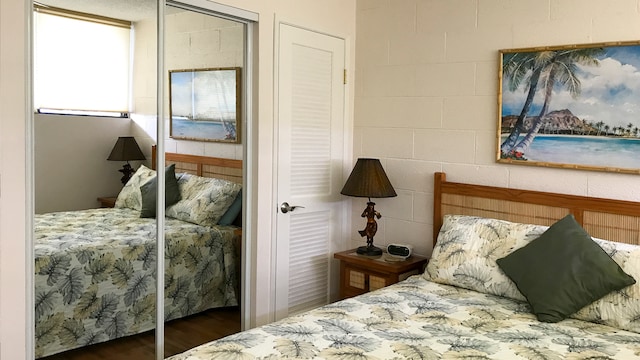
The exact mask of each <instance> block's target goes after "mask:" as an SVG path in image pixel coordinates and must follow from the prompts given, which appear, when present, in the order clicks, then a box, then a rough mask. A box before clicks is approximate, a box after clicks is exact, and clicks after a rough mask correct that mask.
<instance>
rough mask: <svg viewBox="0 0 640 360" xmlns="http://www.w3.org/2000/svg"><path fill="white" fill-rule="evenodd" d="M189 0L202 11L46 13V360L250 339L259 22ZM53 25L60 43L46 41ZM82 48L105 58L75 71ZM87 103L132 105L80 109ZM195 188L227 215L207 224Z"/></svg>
mask: <svg viewBox="0 0 640 360" xmlns="http://www.w3.org/2000/svg"><path fill="white" fill-rule="evenodd" d="M186 1H187V2H196V3H197V4H195V5H194V4H185V3H174V2H171V3H170V6H165V2H164V1H157V2H156V0H149V1H135V2H132V1H128V0H121V1H113V0H111V1H84V0H46V4H42V3H39V4H37V5H34V8H35V9H36V11H35V12H34V14H35V16H34V25H33V27H34V29H33V34H34V36H33V41H34V84H33V89H34V94H35V95H34V105H35V111H36V114H35V117H34V129H35V130H34V133H35V134H34V136H35V141H34V144H35V171H34V172H35V196H34V198H35V213H36V216H35V236H34V239H35V240H34V241H35V244H34V249H35V250H34V252H35V254H34V257H35V258H34V262H35V289H34V290H35V291H34V294H35V319H34V320H35V339H34V343H35V357H36V358H38V359H44V360H55V359H84V358H86V357H87V356H88V354H91V356H94V357H96V356H97V357H100V356H102V357H103V358H118V359H161V358H163V357H164V356H170V355H173V354H176V353H179V352H182V351H185V350H187V349H188V348H190V347H193V346H196V345H199V344H201V343H203V342H206V341H209V340H213V339H216V338H219V337H222V336H225V335H229V334H231V333H234V332H236V331H239V330H240V328H241V317H242V315H241V313H242V311H241V309H242V308H243V306H242V302H243V301H245V302H246V301H247V300H246V298H244V297H243V296H248V295H247V292H246V291H241V287H242V284H243V281H242V275H241V274H242V271H241V258H242V256H243V253H244V252H246V251H247V250H246V247H244V246H242V242H243V230H244V231H246V228H245V229H243V228H242V224H243V219H245V222H247V221H246V219H247V215H246V209H244V208H243V206H242V203H243V200H242V190H244V194H247V193H248V190H247V189H242V187H243V186H244V185H245V184H247V183H248V182H247V181H246V175H245V171H246V168H247V167H246V166H245V164H244V160H245V159H243V157H244V154H245V153H246V152H245V146H246V141H248V136H247V134H248V128H249V126H248V125H247V124H248V123H249V121H248V118H249V116H248V114H250V112H251V111H250V108H251V107H250V98H251V96H250V95H248V94H249V93H250V84H251V81H250V76H251V75H250V74H251V72H250V71H248V70H247V69H249V68H250V66H248V64H249V63H250V60H249V59H247V56H246V53H247V48H248V46H249V44H248V43H247V42H248V41H247V39H249V38H250V35H249V32H250V31H248V28H250V26H251V25H250V21H254V20H257V17H254V15H251V16H249V17H250V18H253V19H252V20H247V19H244V18H243V17H242V16H240V17H236V16H238V15H237V14H236V15H234V16H228V15H223V14H222V13H220V12H217V13H216V12H215V11H214V10H211V9H206V8H208V7H212V8H218V9H217V11H220V8H222V9H223V10H224V8H225V7H224V6H218V5H215V3H211V2H208V1H205V2H203V1H199V0H186ZM158 4H161V5H160V6H159V5H158ZM202 5H204V7H203V6H202ZM223 12H224V11H223ZM65 21H66V22H69V21H71V22H72V23H73V22H75V23H76V24H75V25H78V24H80V28H79V27H74V26H75V25H74V24H71V25H67V24H66V23H65ZM46 25H49V26H50V29H54V30H55V31H54V32H51V30H47V31H39V27H41V28H44V26H46ZM52 25H53V27H51V26H52ZM63 30H64V31H66V33H64V34H60V33H59V32H60V31H63ZM52 34H53V35H52ZM55 34H58V35H55ZM57 38H58V39H59V38H65V39H67V40H71V41H70V44H67V45H64V44H60V43H58V42H55V41H54V40H56V39H57ZM96 39H101V40H99V41H98V40H96ZM82 41H85V42H88V44H89V45H91V46H93V47H88V46H89V45H87V44H86V43H83V42H82ZM65 46H66V47H65ZM113 46H116V48H115V50H114V48H112V47H113ZM117 46H119V47H117ZM74 49H75V50H78V49H81V51H80V53H78V55H73V54H74V53H73V52H72V51H71V50H74ZM82 50H84V52H90V53H92V54H94V55H96V54H97V55H98V59H96V60H84V61H81V62H82V63H83V64H84V66H85V67H84V68H82V67H80V65H76V66H73V65H72V66H70V67H67V68H64V69H63V68H62V64H64V63H65V59H67V60H69V59H73V58H75V57H81V56H82V55H83V51H82ZM113 53H117V54H118V56H116V57H111V58H108V56H107V55H109V54H111V55H113ZM100 54H104V55H103V56H101V55H100ZM158 54H161V55H158ZM43 55H44V56H43ZM54 60H55V61H54ZM69 62H70V61H69ZM158 65H159V66H158ZM116 67H120V70H119V71H120V72H119V75H113V74H111V73H109V75H106V76H103V77H102V78H100V77H99V75H104V74H103V73H108V71H106V70H107V69H109V70H112V68H116ZM76 73H77V74H76ZM123 74H124V75H123ZM45 75H46V76H45ZM72 75H77V76H76V77H77V78H79V79H80V80H84V81H85V83H79V84H75V83H74V82H73V81H72V78H73V76H72ZM118 76H120V77H121V78H120V82H118V81H112V80H115V79H116V78H117V77H118ZM112 83H113V84H112ZM123 84H124V85H123ZM91 85H93V87H91ZM95 85H97V86H95ZM94 88H95V90H94ZM78 89H79V90H80V91H77V90H78ZM42 90H48V91H49V95H48V96H49V97H50V98H51V99H52V100H51V101H50V102H48V103H47V102H42V101H41V99H43V98H45V99H46V98H47V97H46V96H44V97H43V95H42V94H43V93H44V92H43V91H42ZM74 90H75V92H74ZM185 94H186V95H187V96H186V97H185V96H184V95H185ZM83 97H84V98H86V99H88V100H91V99H95V98H100V99H107V100H113V99H120V100H121V102H120V103H118V102H117V101H115V102H114V103H115V104H116V105H113V104H110V105H108V106H107V105H102V104H97V103H95V102H91V101H88V102H86V103H85V104H84V105H75V104H74V103H73V101H67V100H69V99H71V100H77V99H80V98H83ZM122 99H124V101H122ZM87 109H88V110H87ZM212 129H213V130H212ZM157 150H160V151H157ZM159 164H162V165H164V166H160V165H159ZM156 170H158V171H156ZM169 180H172V181H169ZM173 180H175V181H173ZM178 182H179V186H178V187H176V184H177V183H178ZM170 183H172V184H170ZM185 184H186V185H188V186H186V187H187V188H192V187H191V185H193V184H196V186H195V188H202V187H207V188H215V189H217V190H216V192H215V193H211V194H209V195H210V196H215V197H217V199H218V200H220V201H216V203H221V202H223V201H221V199H222V198H224V199H226V202H227V203H226V205H225V209H220V208H217V209H213V210H214V211H213V212H216V211H217V213H216V214H217V215H216V216H215V217H213V218H212V217H207V216H205V217H203V216H202V213H203V211H204V210H206V211H208V213H209V212H211V208H207V206H204V208H202V209H201V208H198V206H200V207H203V205H202V204H196V203H194V202H193V201H191V200H193V199H191V198H190V195H189V194H188V193H185V192H183V191H182V190H183V189H182V188H184V187H185ZM205 185H206V186H205ZM165 187H166V188H167V190H166V192H165V191H164V189H165ZM176 189H178V190H177V191H178V192H180V196H179V198H176V197H175V196H174V197H172V194H171V193H172V191H173V192H174V193H175V192H176ZM174 195H175V194H174ZM163 201H165V202H166V203H167V204H169V203H174V202H176V201H179V203H175V204H174V205H175V206H173V207H169V208H162V207H157V205H156V204H157V203H159V202H163ZM232 209H234V210H233V211H232ZM201 210H203V211H201ZM163 213H164V215H166V216H165V217H162V216H157V215H158V214H160V215H163ZM157 229H160V230H157ZM157 239H159V240H160V241H157ZM158 274H162V275H163V276H160V277H158V276H157V275H158ZM156 289H161V290H160V291H157V290H156ZM157 304H158V306H156V305H157ZM157 319H164V320H166V322H164V321H158V320H157ZM244 321H246V320H244ZM101 354H102V355H101Z"/></svg>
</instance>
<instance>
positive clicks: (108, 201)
mask: <svg viewBox="0 0 640 360" xmlns="http://www.w3.org/2000/svg"><path fill="white" fill-rule="evenodd" d="M116 199H117V197H116V196H104V197H99V198H98V202H99V203H100V207H101V208H112V207H114V206H116Z"/></svg>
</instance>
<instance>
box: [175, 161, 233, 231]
mask: <svg viewBox="0 0 640 360" xmlns="http://www.w3.org/2000/svg"><path fill="white" fill-rule="evenodd" d="M178 187H179V189H180V196H181V200H180V201H178V202H177V203H175V204H174V205H172V206H169V207H168V208H167V211H166V216H168V217H172V218H174V219H178V220H182V221H187V222H191V223H194V224H198V225H202V226H215V225H216V224H218V220H220V217H222V215H224V213H225V212H226V211H227V209H229V206H231V204H232V203H233V201H234V200H235V198H236V196H237V195H238V192H239V191H240V189H241V188H242V185H240V184H236V183H233V182H231V181H227V180H222V179H215V178H205V177H201V176H196V175H191V174H182V176H180V178H179V179H178Z"/></svg>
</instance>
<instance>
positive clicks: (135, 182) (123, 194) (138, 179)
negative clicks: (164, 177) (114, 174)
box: [115, 165, 156, 211]
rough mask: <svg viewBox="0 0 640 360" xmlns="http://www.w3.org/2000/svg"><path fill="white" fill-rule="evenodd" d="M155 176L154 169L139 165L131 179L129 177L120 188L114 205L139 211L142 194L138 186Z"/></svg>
mask: <svg viewBox="0 0 640 360" xmlns="http://www.w3.org/2000/svg"><path fill="white" fill-rule="evenodd" d="M155 176H156V171H155V170H151V169H149V168H148V167H146V166H144V165H140V167H139V168H138V170H136V172H135V173H134V174H133V175H132V176H131V179H129V181H128V182H127V183H126V184H125V186H124V187H123V188H122V190H120V193H119V194H118V197H117V198H116V204H115V207H117V208H129V209H133V210H138V211H140V209H142V194H141V192H140V186H142V185H144V184H145V183H146V182H147V181H149V180H151V179H152V178H153V177H155Z"/></svg>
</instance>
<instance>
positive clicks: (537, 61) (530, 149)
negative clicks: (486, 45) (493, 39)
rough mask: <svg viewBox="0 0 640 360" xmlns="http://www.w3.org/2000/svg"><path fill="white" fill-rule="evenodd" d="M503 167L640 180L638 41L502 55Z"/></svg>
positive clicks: (500, 155)
mask: <svg viewBox="0 0 640 360" xmlns="http://www.w3.org/2000/svg"><path fill="white" fill-rule="evenodd" d="M498 97H499V101H498V104H499V117H498V142H497V144H498V146H497V161H498V162H504V163H511V164H523V165H538V166H551V167H560V168H572V169H585V170H599V171H613V172H623V173H637V174H640V41H637V42H620V43H606V44H605V43H602V44H589V45H587V44H585V45H571V46H558V47H543V48H530V49H511V50H501V51H500V75H499V93H498Z"/></svg>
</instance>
